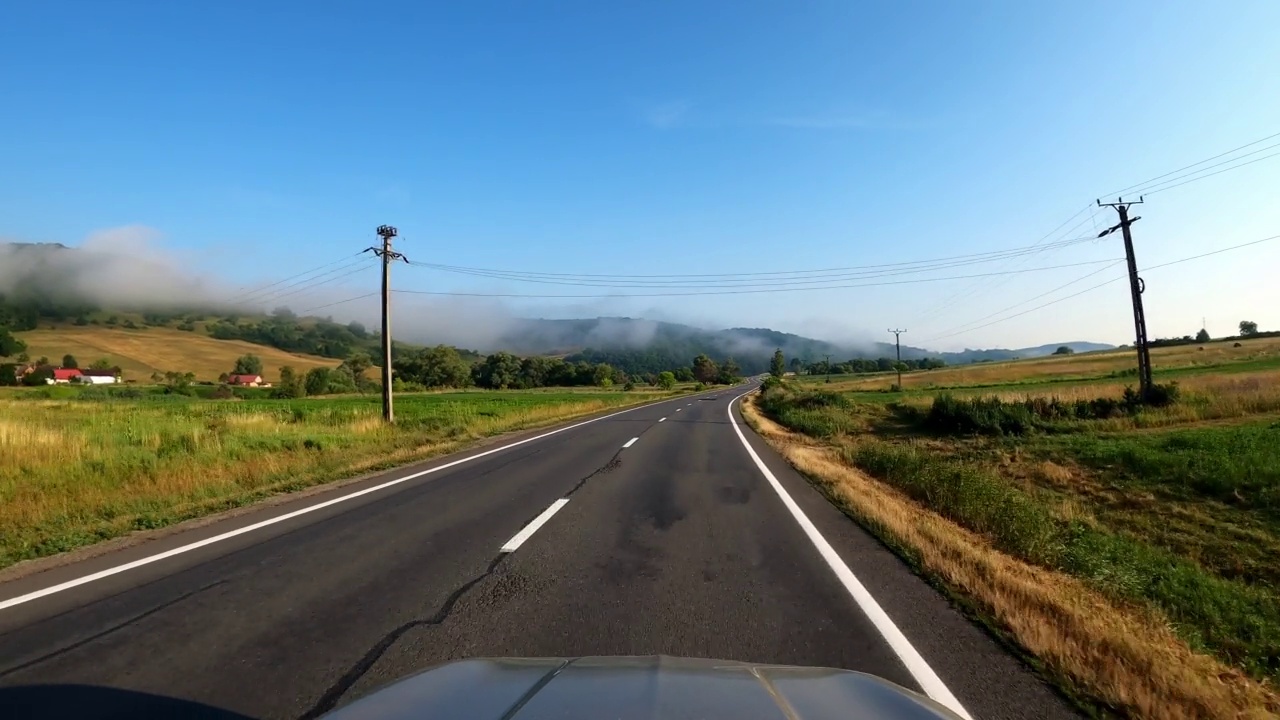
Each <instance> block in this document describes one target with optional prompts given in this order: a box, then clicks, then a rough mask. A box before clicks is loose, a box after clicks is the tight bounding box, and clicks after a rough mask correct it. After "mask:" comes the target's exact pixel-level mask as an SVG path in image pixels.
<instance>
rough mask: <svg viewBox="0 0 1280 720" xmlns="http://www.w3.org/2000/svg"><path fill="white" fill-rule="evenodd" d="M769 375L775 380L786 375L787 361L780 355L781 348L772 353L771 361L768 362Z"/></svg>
mask: <svg viewBox="0 0 1280 720" xmlns="http://www.w3.org/2000/svg"><path fill="white" fill-rule="evenodd" d="M769 374H770V375H772V376H774V377H776V378H781V377H782V376H783V375H786V374H787V359H786V358H785V357H783V355H782V348H778V349H777V350H774V351H773V359H772V360H770V361H769Z"/></svg>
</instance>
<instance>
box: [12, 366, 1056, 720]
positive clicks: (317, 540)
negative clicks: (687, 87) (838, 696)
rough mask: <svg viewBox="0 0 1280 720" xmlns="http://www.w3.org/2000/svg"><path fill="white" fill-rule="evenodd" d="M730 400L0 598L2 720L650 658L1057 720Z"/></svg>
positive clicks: (109, 561)
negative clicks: (508, 660)
mask: <svg viewBox="0 0 1280 720" xmlns="http://www.w3.org/2000/svg"><path fill="white" fill-rule="evenodd" d="M744 389H745V388H735V389H733V390H732V391H720V392H717V393H711V394H704V395H701V396H697V397H689V398H680V399H677V400H675V401H667V402H662V403H658V404H655V405H651V406H646V407H642V408H638V409H634V410H630V411H626V412H623V413H618V414H612V415H609V416H607V417H604V418H602V419H595V420H593V421H591V422H587V423H583V424H574V425H573V426H572V427H569V428H568V429H565V430H562V431H560V432H556V433H554V434H549V435H547V434H546V432H547V431H542V432H534V433H526V434H524V435H523V436H518V437H516V438H512V439H504V440H503V441H502V442H500V443H498V444H496V445H493V446H490V447H487V448H483V449H481V450H474V451H471V452H464V453H460V454H458V455H456V456H451V457H448V458H442V459H437V460H434V461H431V462H428V463H424V464H422V465H418V466H414V467H411V468H404V469H401V470H398V471H394V472H391V473H387V474H385V475H383V476H380V477H377V478H373V479H369V480H365V481H361V482H360V483H356V484H352V485H347V486H344V487H342V488H338V489H334V490H332V491H328V492H324V493H320V494H317V495H313V496H310V497H307V498H302V499H299V500H296V501H293V502H287V503H284V504H280V505H276V506H273V507H269V508H263V509H261V510H259V511H256V512H251V513H248V514H244V515H240V516H237V517H234V518H230V519H227V520H224V521H220V522H217V523H212V524H209V525H206V526H204V527H199V528H195V529H190V530H186V531H183V532H178V533H173V534H170V535H167V536H165V537H163V538H160V539H157V540H154V541H151V542H148V543H144V544H140V545H135V546H132V547H128V548H125V549H122V550H119V551H116V552H112V553H109V554H105V555H102V556H99V557H95V558H92V559H88V560H85V561H82V562H77V563H73V564H69V565H64V566H61V567H56V568H53V569H50V570H46V571H44V572H40V573H36V574H32V575H28V576H26V577H22V578H20V579H17V580H14V581H10V582H8V583H5V584H2V585H0V716H4V717H19V716H33V717H41V716H57V715H59V714H68V715H69V714H71V713H72V712H73V711H71V710H68V709H67V708H68V707H70V706H68V705H66V703H67V702H70V701H69V700H68V698H72V697H77V695H76V693H77V692H82V691H85V688H83V687H80V688H78V689H76V688H65V687H64V688H59V689H58V690H57V691H55V692H53V693H45V694H44V695H40V694H36V693H35V692H34V691H32V690H18V689H17V688H27V687H29V686H32V685H36V684H59V685H76V686H92V687H95V688H117V689H124V690H133V691H141V692H146V693H151V694H155V695H159V696H164V697H170V698H180V699H184V700H189V701H197V702H201V703H206V704H209V705H213V706H216V707H220V708H225V709H228V710H231V711H234V712H236V713H240V714H242V715H245V716H249V717H265V718H300V717H314V716H317V715H319V714H321V713H323V712H325V711H327V710H329V709H331V708H333V707H336V706H338V705H341V704H343V703H345V702H349V701H350V700H352V699H354V698H356V697H359V696H360V695H361V694H363V693H366V692H368V691H369V690H371V689H373V688H376V687H377V686H379V685H382V684H384V683H386V682H389V681H391V680H394V679H396V678H399V677H402V676H404V675H407V674H409V673H411V672H414V671H416V670H419V669H422V668H425V667H428V666H431V665H434V664H437V663H440V662H443V661H446V660H450V659H456V658H464V657H479V656H578V655H649V654H668V655H680V656H695V657H709V658H723V659H732V660H744V661H752V662H763V663H787V664H799V665H817V666H830V667H838V668H848V669H852V670H861V671H865V672H870V673H874V674H876V675H879V676H881V677H884V678H888V679H890V680H893V681H894V682H897V683H900V684H902V685H905V686H907V687H910V688H912V689H917V690H923V691H925V692H928V693H929V694H930V695H933V696H934V697H935V699H939V700H940V701H941V700H945V701H946V702H949V703H953V704H955V703H958V704H959V705H961V706H962V707H963V709H964V710H965V711H967V712H968V714H969V715H971V716H972V717H974V718H1024V717H1036V718H1066V717H1075V715H1074V714H1073V713H1072V712H1071V710H1070V709H1069V708H1068V706H1067V705H1066V704H1065V703H1064V702H1063V701H1062V700H1061V699H1059V697H1058V696H1057V695H1055V694H1054V692H1053V691H1052V690H1051V689H1050V688H1049V687H1047V686H1046V685H1045V684H1044V683H1043V682H1041V681H1040V680H1039V679H1037V678H1036V677H1035V676H1034V675H1033V674H1032V673H1031V672H1030V671H1028V670H1027V669H1026V668H1025V667H1024V666H1023V665H1022V664H1021V663H1020V662H1019V661H1017V660H1016V659H1014V658H1013V657H1012V656H1011V655H1009V654H1008V653H1007V652H1005V651H1004V650H1003V649H1002V648H1001V647H1000V646H998V645H997V644H996V643H995V642H994V641H993V640H992V639H991V638H990V637H989V636H988V635H987V634H985V633H984V632H983V631H982V630H981V629H979V628H978V627H976V626H975V625H973V624H972V623H970V622H969V621H968V620H966V619H965V618H964V617H963V616H961V615H960V614H959V613H958V612H957V611H955V610H954V609H953V608H952V607H951V606H950V605H949V604H948V602H947V601H946V600H945V599H944V598H943V597H942V596H940V595H939V594H938V593H937V592H936V591H934V590H933V589H932V588H930V587H929V586H928V585H926V584H925V583H924V582H922V581H921V580H920V579H918V578H917V577H915V576H914V575H913V574H912V573H911V572H910V570H909V569H908V568H907V567H906V566H905V565H903V564H902V563H901V562H900V561H899V560H898V559H897V558H896V557H894V556H893V555H892V554H891V553H889V552H888V551H887V550H885V549H884V548H883V547H882V546H881V545H879V544H878V543H877V542H876V541H875V540H874V539H872V538H871V537H870V536H869V535H867V534H866V533H865V532H864V531H862V530H861V529H860V528H858V527H857V526H856V525H854V524H853V523H852V522H850V521H849V520H848V519H847V518H845V517H844V516H843V515H841V514H840V513H839V512H838V511H836V510H835V509H834V508H833V507H832V506H830V505H829V504H828V503H827V502H826V501H825V500H824V499H823V498H822V497H821V496H820V495H819V494H818V493H817V492H815V491H814V490H813V489H811V488H810V487H809V486H808V485H807V484H806V483H805V481H804V480H803V479H802V478H800V477H799V476H798V475H797V474H796V473H795V472H794V471H792V470H791V469H790V468H789V467H788V466H787V465H786V464H785V462H783V461H782V460H781V459H780V458H779V457H778V456H777V455H776V454H774V453H773V452H772V451H771V450H769V449H768V447H767V446H766V445H765V444H764V443H763V442H762V441H761V440H760V439H759V438H757V437H756V436H755V435H754V434H753V433H752V432H751V431H750V429H749V428H746V426H745V425H740V426H739V428H738V429H735V426H734V423H735V422H736V423H741V419H740V417H739V416H738V414H737V411H736V405H735V406H733V407H734V408H735V409H731V408H730V403H731V401H732V400H733V398H735V397H736V396H737V395H739V394H740V393H741V392H742V391H743V390H744ZM740 431H741V435H740V434H739V432H740ZM516 440H523V442H521V443H520V444H517V445H515V446H514V447H509V446H508V445H509V443H511V442H513V441H516ZM746 444H749V445H750V447H751V448H752V449H753V450H754V452H755V454H756V455H757V456H758V458H759V460H760V463H762V465H763V466H764V467H765V468H767V469H768V470H769V471H770V472H771V474H772V475H773V477H774V478H775V479H776V483H777V487H775V486H774V484H773V482H771V481H770V480H769V479H768V478H767V477H766V475H765V473H764V472H763V471H762V467H761V465H759V464H757V461H756V460H755V459H753V457H752V455H751V453H749V452H748V449H747V446H746ZM481 453H484V454H483V455H481ZM477 455H481V456H479V457H476V456H477ZM468 458H471V459H468ZM459 460H461V461H462V462H458V461H459ZM433 468H435V469H434V470H433ZM424 471H425V472H424ZM405 478H407V479H405ZM400 479H403V481H401V482H398V483H396V484H392V485H390V486H385V487H382V485H384V484H385V483H387V482H388V481H395V480H400ZM779 490H781V491H782V492H781V493H780V492H779ZM361 491H363V492H364V494H362V495H359V496H358V497H353V498H347V499H343V498H346V497H347V496H349V495H351V494H352V493H354V492H361ZM783 493H785V494H786V495H787V496H789V497H790V498H791V499H792V501H793V503H794V511H793V510H792V509H791V508H789V507H788V505H787V504H786V503H785V502H784V500H783V498H782V494H783ZM325 502H330V504H329V505H322V506H320V507H319V508H318V509H311V510H308V509H309V508H316V507H317V506H318V505H321V504H322V503H325ZM552 508H554V512H553V511H552ZM298 511H305V512H301V513H298ZM291 513H294V514H293V515H290V514H291ZM798 515H799V516H802V517H803V518H805V519H807V522H809V523H810V527H809V529H807V530H806V529H805V528H804V527H802V524H801V521H800V520H798V518H797V516H798ZM280 518H283V519H280ZM275 520H278V521H275ZM273 521H274V522H273ZM260 523H262V524H263V525H262V526H261V527H254V526H255V525H258V524H260ZM535 528H536V529H535ZM236 531H242V532H239V534H234V533H235V532H236ZM228 535H230V536H228ZM815 538H816V540H815ZM201 541H206V544H204V545H202V546H199V547H195V548H191V547H190V546H191V545H192V544H193V543H199V542H201ZM823 544H825V545H827V546H828V547H827V551H826V554H825V555H824V553H823V552H822V550H821V549H820V545H823ZM169 551H176V552H172V553H171V554H170V555H168V556H162V557H161V558H159V559H156V556H157V555H158V554H161V553H166V552H169ZM127 563H136V566H135V567H129V568H128V569H124V570H120V571H117V570H119V569H120V567H121V566H122V565H125V564H127ZM95 574H97V575H100V576H97V575H95ZM850 577H852V578H855V579H854V580H853V583H854V584H855V585H856V586H857V587H860V588H862V589H863V590H865V593H863V594H861V595H859V594H858V592H856V588H854V591H851V587H852V586H851V585H850V583H849V578H850ZM86 578H90V580H89V581H85V579H86ZM76 583H79V584H76ZM65 585H69V586H67V587H63V588H62V589H58V588H59V586H65ZM51 589H54V590H56V591H53V592H50V590H51ZM40 593H45V594H43V595H40V596H38V597H37V596H35V595H38V594H40ZM868 598H869V600H868ZM868 608H870V609H868ZM881 611H882V612H881ZM895 633H896V636H895ZM947 694H950V695H951V698H946V697H945V696H946V695H947ZM86 697H89V698H95V697H98V696H94V695H93V694H92V693H90V694H89V695H87V696H86ZM102 697H105V696H102ZM33 698H37V699H34V700H33ZM59 703H63V704H61V705H60V704H59ZM5 704H8V706H9V709H8V711H6V710H5V709H4V705H5ZM108 704H109V703H105V702H103V701H101V700H100V699H99V700H91V701H90V702H89V705H88V706H84V705H80V706H77V707H76V709H75V710H74V713H75V714H76V715H77V716H78V717H92V716H94V713H95V712H98V711H101V713H102V714H105V712H106V711H105V710H104V708H106V707H107V705H108Z"/></svg>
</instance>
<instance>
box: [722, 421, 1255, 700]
mask: <svg viewBox="0 0 1280 720" xmlns="http://www.w3.org/2000/svg"><path fill="white" fill-rule="evenodd" d="M743 412H744V413H745V415H746V417H747V419H748V421H749V422H750V423H751V424H752V426H753V427H755V428H756V430H757V432H759V433H760V434H761V435H762V436H763V437H764V438H765V440H767V441H768V442H769V444H770V445H772V446H773V447H774V448H776V449H777V450H778V451H779V452H781V453H782V454H783V456H784V457H786V458H787V460H788V461H789V462H790V463H791V464H792V465H794V466H795V467H796V468H798V469H799V470H800V471H801V472H803V473H805V474H806V475H808V476H810V477H812V478H814V479H816V480H817V481H818V482H820V483H822V484H823V485H824V486H825V487H826V489H827V491H828V492H829V493H830V494H831V495H832V496H834V497H835V498H836V499H837V501H838V502H839V503H840V504H841V505H842V506H844V507H845V508H846V509H847V510H849V511H850V512H851V513H853V514H854V516H856V517H858V518H859V519H860V521H861V522H862V523H864V524H865V525H867V526H868V527H870V528H872V529H873V530H874V531H876V532H877V533H880V534H882V535H883V536H885V537H886V538H887V539H888V540H889V542H891V543H893V544H898V545H901V546H903V547H905V548H908V549H910V550H911V551H912V552H913V553H914V554H915V555H916V556H917V557H918V558H919V561H920V563H921V564H922V565H923V567H924V568H925V570H926V571H928V572H929V573H931V574H933V575H935V576H936V577H938V578H940V579H941V581H942V582H944V583H946V584H947V585H948V586H949V587H950V588H952V589H953V590H955V591H958V592H960V593H961V594H963V595H965V596H966V597H969V598H970V599H972V600H973V601H974V602H975V603H976V604H977V606H978V607H979V608H980V610H981V611H982V612H983V613H984V614H985V615H987V616H988V617H990V618H991V619H992V620H993V621H994V622H995V623H996V624H998V625H999V626H1000V627H1002V628H1003V629H1004V630H1006V631H1007V632H1009V633H1010V634H1011V635H1012V637H1013V638H1014V639H1015V640H1016V641H1017V642H1018V643H1019V644H1020V645H1022V647H1023V648H1025V649H1026V650H1027V651H1028V652H1030V653H1032V654H1033V655H1035V656H1036V657H1037V658H1039V659H1040V660H1041V661H1042V662H1043V663H1044V664H1045V666H1046V667H1047V668H1048V669H1049V670H1050V671H1051V672H1052V673H1054V674H1056V675H1058V676H1060V677H1063V678H1066V679H1068V680H1069V681H1070V683H1071V684H1072V685H1074V686H1076V687H1078V688H1081V689H1083V690H1085V691H1086V692H1087V693H1089V694H1090V695H1092V696H1093V697H1096V698H1098V699H1101V700H1102V701H1103V702H1105V703H1108V704H1110V705H1111V706H1112V707H1114V708H1115V709H1117V710H1119V711H1120V712H1121V713H1123V714H1126V715H1128V716H1131V717H1138V718H1159V719H1160V720H1183V719H1187V720H1190V719H1199V718H1241V719H1250V720H1252V719H1254V718H1259V719H1260V718H1272V717H1276V714H1277V713H1280V698H1277V696H1276V695H1275V693H1273V692H1272V691H1271V690H1270V689H1269V688H1268V687H1267V686H1265V685H1263V684H1260V683H1258V682H1256V681H1254V680H1252V679H1250V678H1249V677H1247V676H1246V675H1245V674H1244V673H1243V672H1241V671H1239V670H1237V669H1235V668H1231V667H1228V666H1226V665H1224V664H1222V663H1220V662H1218V661H1217V660H1216V659H1214V658H1212V657H1209V656H1207V655H1203V654H1200V653H1196V652H1194V651H1192V650H1191V649H1190V648H1189V647H1188V646H1187V645H1186V644H1185V643H1183V642H1182V641H1180V640H1179V639H1178V638H1177V637H1176V636H1175V635H1174V634H1173V632H1172V631H1171V630H1170V629H1169V627H1168V626H1167V624H1166V623H1163V622H1161V620H1160V618H1158V617H1156V616H1154V615H1153V614H1150V613H1147V612H1144V611H1140V610H1138V609H1135V608H1131V607H1124V606H1119V605H1117V604H1115V603H1112V602H1110V601H1109V600H1107V598H1105V597H1104V596H1102V595H1101V594H1099V593H1097V592H1095V591H1093V590H1091V589H1089V588H1088V587H1087V586H1085V585H1084V584H1083V583H1081V582H1080V581H1078V580H1075V579H1073V578H1071V577H1069V576H1067V575H1065V574H1062V573H1057V572H1053V571H1049V570H1044V569H1041V568H1037V567H1035V566H1032V565H1029V564H1027V563H1024V562H1022V561H1020V560H1017V559H1015V558H1012V557H1010V556H1008V555H1006V554H1004V553H1001V552H1000V551H998V550H996V549H995V548H994V547H993V546H992V545H991V543H990V542H989V541H988V540H987V539H985V538H983V537H982V536H980V535H977V534H975V533H972V532H969V531H968V530H965V529H964V528H962V527H960V526H959V525H956V524H955V523H953V522H950V521H949V520H946V519H945V518H943V517H942V516H940V515H938V514H936V513H934V512H931V511H929V510H927V509H925V508H924V507H922V506H920V505H919V504H917V503H915V502H912V501H911V500H910V499H909V498H907V497H906V496H904V495H902V494H901V493H899V492H897V491H896V490H894V489H892V488H890V487H889V486H887V485H884V484H882V483H880V482H877V481H875V480H873V479H871V478H869V477H867V476H865V475H863V474H862V473H860V472H858V471H856V470H854V469H853V468H850V467H849V466H848V465H845V464H844V463H843V462H841V461H840V460H839V459H838V457H837V456H836V455H835V454H834V452H833V451H832V450H830V449H829V448H825V447H821V446H818V445H816V444H814V443H813V442H811V441H809V440H807V439H806V438H804V437H803V436H800V435H796V434H793V433H790V432H787V431H786V430H785V429H783V428H781V427H780V426H778V425H777V424H776V423H774V422H773V421H771V420H769V419H768V418H765V417H763V416H762V415H761V414H760V413H759V412H758V411H757V410H756V408H755V407H754V403H747V404H744V406H743ZM1048 472H1051V473H1054V474H1057V473H1056V472H1055V471H1054V470H1049V471H1048ZM1067 510H1068V511H1071V509H1070V508H1068V509H1067Z"/></svg>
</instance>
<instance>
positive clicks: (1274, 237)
mask: <svg viewBox="0 0 1280 720" xmlns="http://www.w3.org/2000/svg"><path fill="white" fill-rule="evenodd" d="M1277 239H1280V235H1272V236H1270V237H1264V238H1262V239H1260V240H1253V241H1251V242H1247V243H1240V244H1239V245H1232V246H1230V247H1224V248H1219V249H1217V250H1211V251H1209V252H1206V253H1201V254H1199V255H1192V256H1190V257H1184V258H1180V259H1178V260H1170V261H1169V262H1165V263H1160V264H1158V265H1152V266H1150V267H1145V268H1143V269H1142V270H1141V271H1140V272H1147V271H1148V270H1158V269H1160V268H1165V267H1169V266H1170V265H1178V264H1180V263H1184V262H1191V261H1192V260H1199V259H1201V258H1206V257H1209V256H1211V255H1218V254H1220V253H1224V252H1230V251H1232V250H1239V249H1240V248H1245V247H1249V246H1250V245H1259V244H1261V243H1264V242H1268V241H1271V240H1277ZM1112 267H1114V265H1112ZM1104 269H1106V268H1104ZM1125 277H1127V275H1121V276H1119V277H1114V278H1112V279H1110V280H1107V281H1106V282H1103V283H1099V284H1097V285H1094V286H1092V287H1089V288H1086V289H1084V290H1081V291H1080V292H1077V293H1072V294H1071V295H1066V296H1064V297H1060V298H1058V299H1056V300H1051V301H1049V302H1047V303H1044V304H1042V305H1037V306H1036V307H1033V308H1031V309H1029V310H1024V311H1023V312H1020V313H1017V314H1016V315H1010V316H1008V317H1004V318H1000V319H999V320H993V321H992V322H989V323H986V324H983V325H979V326H977V327H972V328H969V329H967V330H960V331H958V332H953V333H950V334H948V335H939V336H936V337H932V338H930V339H928V340H925V341H922V342H934V341H937V340H945V339H947V338H949V337H955V336H956V335H964V334H965V333H970V332H973V331H974V330H981V329H982V328H985V327H990V326H992V325H998V324H999V323H1002V322H1005V321H1006V320H1012V319H1014V318H1017V317H1022V316H1023V315H1026V314H1027V313H1031V312H1035V311H1036V310H1040V309H1041V308H1046V307H1049V306H1050V305H1056V304H1057V303H1060V302H1062V301H1064V300H1070V299H1071V298H1074V297H1079V296H1081V295H1084V294H1085V293H1088V292H1093V291H1094V290H1097V289H1098V288H1102V287H1106V286H1107V285H1110V284H1111V283H1113V282H1117V281H1120V280H1123V279H1125ZM1081 279H1083V278H1081ZM1059 289H1061V288H1059ZM1037 297H1041V296H1037ZM1034 299H1035V298H1032V300H1034ZM1025 302H1030V300H1027V301H1024V303H1021V304H1025ZM1015 307H1016V306H1015ZM1002 312H1003V311H1002Z"/></svg>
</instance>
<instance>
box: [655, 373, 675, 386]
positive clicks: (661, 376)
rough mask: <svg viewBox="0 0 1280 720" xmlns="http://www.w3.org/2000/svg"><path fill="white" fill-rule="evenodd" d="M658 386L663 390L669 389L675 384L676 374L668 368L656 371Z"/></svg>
mask: <svg viewBox="0 0 1280 720" xmlns="http://www.w3.org/2000/svg"><path fill="white" fill-rule="evenodd" d="M658 386H659V387H661V388H662V389H663V390H670V389H671V388H673V387H675V386H676V374H675V373H673V372H671V371H670V370H663V371H662V372H660V373H658Z"/></svg>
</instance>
